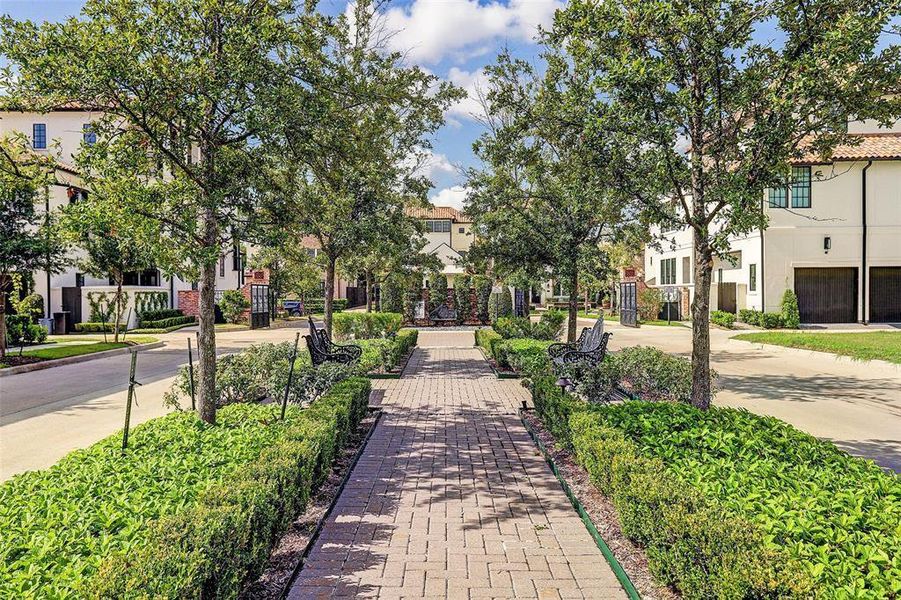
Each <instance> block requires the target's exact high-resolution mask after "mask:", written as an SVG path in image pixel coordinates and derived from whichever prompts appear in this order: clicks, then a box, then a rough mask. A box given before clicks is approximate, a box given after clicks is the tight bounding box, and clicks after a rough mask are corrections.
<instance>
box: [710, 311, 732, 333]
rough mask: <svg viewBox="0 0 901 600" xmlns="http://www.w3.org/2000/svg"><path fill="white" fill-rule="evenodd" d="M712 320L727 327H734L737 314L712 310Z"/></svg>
mask: <svg viewBox="0 0 901 600" xmlns="http://www.w3.org/2000/svg"><path fill="white" fill-rule="evenodd" d="M710 320H711V321H712V322H713V323H716V324H717V325H719V326H720V327H725V328H726V329H732V328H733V327H734V326H735V315H734V314H732V313H730V312H726V311H723V310H714V311H712V312H711V313H710Z"/></svg>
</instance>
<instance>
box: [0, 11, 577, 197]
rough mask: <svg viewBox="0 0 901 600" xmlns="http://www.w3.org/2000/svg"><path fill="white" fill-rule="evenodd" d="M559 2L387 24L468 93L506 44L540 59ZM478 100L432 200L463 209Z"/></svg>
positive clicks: (449, 138)
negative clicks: (543, 30) (544, 30)
mask: <svg viewBox="0 0 901 600" xmlns="http://www.w3.org/2000/svg"><path fill="white" fill-rule="evenodd" d="M82 4H83V1H81V0H0V13H4V14H8V15H10V16H12V17H13V18H16V19H31V20H34V21H43V20H48V21H58V20H62V19H64V18H66V17H68V16H74V15H77V14H78V13H79V12H80V11H81V6H82ZM562 5H563V2H562V1H560V0H502V1H501V0H496V1H486V0H482V1H479V0H402V1H394V2H391V4H389V5H388V7H387V9H386V11H385V24H386V27H387V28H388V30H389V31H395V32H396V34H395V35H394V36H393V37H392V39H391V43H392V45H393V46H394V47H395V48H397V49H399V50H404V51H406V52H407V57H408V60H409V61H410V62H412V63H415V64H418V65H420V66H421V67H423V68H424V69H426V70H428V71H429V72H431V73H434V74H435V75H437V76H439V77H441V78H443V79H447V80H449V81H452V82H453V83H456V84H457V85H460V86H461V87H464V88H466V89H467V90H468V91H469V92H470V93H471V94H472V93H474V92H475V90H476V89H477V88H478V86H479V85H480V81H482V68H483V67H484V66H485V65H488V64H490V63H492V62H494V60H495V57H496V56H497V54H498V52H499V51H500V50H501V49H502V48H504V47H507V48H509V49H510V50H511V51H512V52H513V53H514V54H515V55H517V56H525V57H535V56H536V54H537V51H538V47H537V46H536V45H535V44H534V43H533V41H532V40H533V39H534V37H535V34H536V32H537V27H538V25H549V24H550V22H551V20H552V18H553V13H554V10H555V9H556V8H559V7H561V6H562ZM346 6H347V2H346V1H345V0H322V2H321V4H320V7H321V9H322V10H323V11H325V12H327V13H330V14H337V13H340V12H342V11H344V10H345V8H346ZM476 111H478V103H477V102H476V101H475V99H474V98H468V99H466V100H464V101H462V102H460V103H458V104H457V105H455V106H453V107H452V108H451V109H450V110H449V111H448V113H447V124H446V125H445V126H444V127H442V128H441V130H440V131H439V132H438V133H437V134H436V136H435V138H434V140H433V141H434V146H435V147H434V150H433V156H432V160H431V163H430V165H429V169H428V171H429V173H428V174H429V176H430V177H431V178H432V181H433V182H434V185H435V187H434V189H433V190H432V192H431V198H432V201H433V202H435V203H437V204H450V205H452V206H457V207H460V206H461V205H462V201H463V198H464V195H465V192H464V189H463V186H462V184H463V177H462V175H461V174H460V172H459V167H461V166H467V165H471V164H472V163H473V156H472V143H473V142H474V141H475V140H476V138H477V137H478V136H479V133H480V130H481V127H480V126H479V124H478V123H477V122H476V120H475V119H473V117H472V114H473V113H474V112H476Z"/></svg>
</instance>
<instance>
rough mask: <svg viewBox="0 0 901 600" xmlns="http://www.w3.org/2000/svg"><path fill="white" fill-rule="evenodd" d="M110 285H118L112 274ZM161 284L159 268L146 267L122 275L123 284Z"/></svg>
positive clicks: (154, 285)
mask: <svg viewBox="0 0 901 600" xmlns="http://www.w3.org/2000/svg"><path fill="white" fill-rule="evenodd" d="M109 284H110V285H116V281H115V280H114V279H113V277H112V276H110V278H109ZM159 284H160V272H159V271H158V270H157V269H145V270H143V271H129V272H128V273H125V275H123V277H122V285H141V286H144V287H157V286H159Z"/></svg>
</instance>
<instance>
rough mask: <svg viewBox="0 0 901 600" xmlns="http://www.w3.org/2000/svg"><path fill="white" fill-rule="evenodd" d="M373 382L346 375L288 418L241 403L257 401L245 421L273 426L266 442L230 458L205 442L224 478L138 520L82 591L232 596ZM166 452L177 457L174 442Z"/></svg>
mask: <svg viewBox="0 0 901 600" xmlns="http://www.w3.org/2000/svg"><path fill="white" fill-rule="evenodd" d="M369 391H370V385H369V382H368V380H365V379H350V380H347V381H345V382H342V383H340V384H338V385H336V386H335V387H334V388H333V389H332V390H331V391H330V392H329V393H328V394H326V395H325V396H324V397H322V398H321V399H320V400H319V401H317V402H316V403H314V404H313V405H312V406H311V407H310V408H309V409H306V410H298V409H296V408H292V409H291V410H289V413H288V415H289V416H288V418H287V419H286V421H284V422H282V421H278V420H274V418H275V416H276V415H277V412H278V406H277V405H275V406H272V405H270V406H253V407H250V406H242V407H241V408H244V409H247V410H248V411H249V412H250V409H253V412H252V413H251V415H250V416H251V419H253V417H256V418H255V419H253V421H257V422H254V423H253V424H252V426H250V427H246V428H248V429H251V430H257V429H262V430H271V433H269V434H268V435H267V436H260V437H261V438H263V441H264V442H265V443H263V444H258V445H257V446H256V447H255V448H254V452H253V453H248V456H246V457H245V458H244V460H243V461H241V462H240V463H237V464H234V465H233V464H229V463H230V462H232V461H231V455H232V454H233V453H234V451H233V450H232V448H231V445H230V444H227V443H224V444H210V443H208V444H205V445H206V446H211V447H212V448H213V449H214V450H215V452H216V453H217V454H219V455H224V456H223V457H222V458H221V459H220V461H222V462H225V463H226V465H227V466H228V467H231V468H227V469H221V468H220V469H219V471H220V473H221V475H220V477H219V479H218V480H216V481H214V482H213V483H212V485H208V486H207V487H205V488H204V489H202V490H200V491H198V492H197V493H196V496H195V498H194V500H193V501H190V502H186V503H185V504H184V506H183V507H179V508H177V509H175V510H171V511H168V512H167V513H164V514H162V515H160V517H161V518H158V519H155V520H153V521H150V522H149V523H147V524H146V526H144V527H140V528H136V529H139V530H140V531H141V534H142V535H141V538H139V539H138V540H137V542H138V543H136V544H133V545H131V546H130V547H122V546H121V545H120V546H119V547H116V548H112V549H111V550H112V551H111V552H110V553H108V554H107V555H106V556H105V557H104V558H103V561H102V564H101V565H100V568H99V569H98V570H97V572H96V575H95V576H93V577H92V578H91V579H90V580H88V584H87V585H86V586H84V588H83V589H82V592H86V593H88V594H89V595H90V596H91V597H96V598H119V597H130V596H133V595H140V596H142V597H143V596H146V597H168V598H183V597H210V598H233V597H236V596H237V595H238V594H239V592H240V591H241V589H242V588H243V587H244V585H245V584H246V583H247V582H248V581H251V580H252V579H253V578H255V577H256V576H257V575H258V574H259V572H260V571H261V569H262V568H263V567H264V566H265V564H266V561H267V560H268V557H269V553H270V551H271V548H272V545H273V544H274V543H275V541H276V540H277V539H278V537H279V536H280V535H281V533H282V532H283V531H284V530H285V529H286V528H287V527H288V526H289V525H290V523H291V521H292V520H293V518H294V516H295V515H296V514H298V513H299V512H301V511H303V510H304V508H305V507H306V504H307V501H308V500H309V498H310V495H311V494H312V492H313V491H314V490H315V489H316V488H317V487H318V486H319V485H320V484H321V482H322V481H323V480H324V479H325V477H326V476H327V474H328V470H329V467H330V465H331V463H332V461H333V459H334V457H335V456H336V454H337V452H338V450H339V449H340V448H341V446H342V445H343V444H344V443H345V441H346V440H347V436H348V434H349V433H350V432H351V431H352V430H353V429H355V428H356V427H357V425H358V424H359V422H360V420H361V419H362V417H363V416H364V415H365V413H366V407H367V403H368V398H369ZM230 408H232V409H234V408H236V407H230ZM226 410H228V409H226ZM223 412H225V411H223ZM220 414H221V413H220ZM192 418H193V417H192ZM220 418H221V417H220ZM194 420H195V421H196V418H195V419H194ZM251 422H252V421H251ZM220 428H222V425H221V424H220V425H219V426H217V427H215V428H208V429H207V430H216V429H220ZM254 433H255V432H254ZM239 441H243V440H239ZM185 450H186V451H187V452H189V453H190V452H196V451H195V450H192V449H191V448H190V446H189V447H188V448H185ZM226 450H227V452H225V451H226ZM163 454H166V455H170V456H171V454H172V450H171V449H169V448H166V449H165V450H164V451H163ZM234 462H237V461H234ZM201 464H202V463H201ZM213 464H214V465H215V464H216V461H214V462H213ZM217 466H218V465H217ZM235 467H237V468H235ZM136 470H137V469H136ZM200 471H201V475H202V474H203V467H201V468H200ZM136 487H137V486H136Z"/></svg>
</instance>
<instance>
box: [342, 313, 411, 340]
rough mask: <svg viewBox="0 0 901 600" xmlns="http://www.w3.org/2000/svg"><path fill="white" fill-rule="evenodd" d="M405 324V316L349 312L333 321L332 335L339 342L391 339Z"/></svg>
mask: <svg viewBox="0 0 901 600" xmlns="http://www.w3.org/2000/svg"><path fill="white" fill-rule="evenodd" d="M402 324H403V315H401V314H399V313H389V312H371V313H367V312H347V313H340V314H336V315H335V317H334V319H332V333H333V334H334V336H335V338H336V339H338V340H365V339H372V338H383V337H389V336H392V335H394V334H396V333H397V332H398V331H399V330H400V327H401V325H402Z"/></svg>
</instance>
